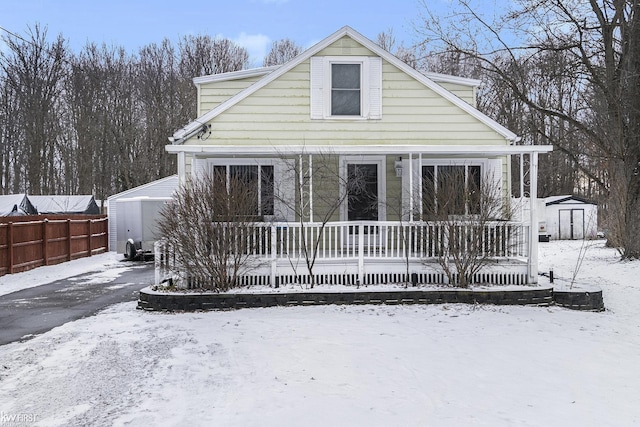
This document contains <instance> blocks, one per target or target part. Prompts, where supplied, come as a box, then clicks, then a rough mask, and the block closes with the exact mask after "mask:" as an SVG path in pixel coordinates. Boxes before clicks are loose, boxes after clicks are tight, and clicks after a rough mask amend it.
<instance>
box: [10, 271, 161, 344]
mask: <svg viewBox="0 0 640 427" xmlns="http://www.w3.org/2000/svg"><path fill="white" fill-rule="evenodd" d="M153 274H154V270H153V261H151V262H131V261H126V262H122V263H121V264H118V265H115V266H111V267H110V268H109V269H107V270H104V271H97V272H90V273H85V274H81V275H78V276H74V277H70V278H66V279H62V280H58V281H55V282H52V283H49V284H46V285H42V286H37V287H34V288H28V289H24V290H22V291H18V292H14V293H11V294H7V295H3V296H0V345H4V344H8V343H10V342H14V341H19V340H23V339H28V338H30V337H32V336H33V335H37V334H41V333H43V332H46V331H48V330H50V329H52V328H55V327H56V326H60V325H63V324H65V323H67V322H70V321H72V320H76V319H80V318H82V317H87V316H91V315H93V314H95V313H96V312H98V311H100V310H102V309H104V308H106V307H108V306H110V305H112V304H116V303H120V302H126V301H135V300H137V298H138V291H139V290H140V289H142V288H144V287H145V286H149V285H150V284H152V283H153Z"/></svg>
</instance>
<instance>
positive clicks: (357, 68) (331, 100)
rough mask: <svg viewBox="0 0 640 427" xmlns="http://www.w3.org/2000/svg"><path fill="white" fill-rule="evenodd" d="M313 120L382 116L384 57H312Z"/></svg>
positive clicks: (378, 117)
mask: <svg viewBox="0 0 640 427" xmlns="http://www.w3.org/2000/svg"><path fill="white" fill-rule="evenodd" d="M310 79H311V108H310V110H311V119H316V120H317V119H342V120H345V119H346V120H349V119H351V120H358V119H370V120H371V119H381V118H382V58H380V57H376V56H372V57H369V56H314V57H312V58H311V75H310Z"/></svg>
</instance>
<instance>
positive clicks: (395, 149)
mask: <svg viewBox="0 0 640 427" xmlns="http://www.w3.org/2000/svg"><path fill="white" fill-rule="evenodd" d="M166 150H167V152H169V153H193V154H212V155H295V154H349V155H357V154H390V155H400V154H405V155H407V154H428V155H436V156H452V157H458V156H459V157H491V156H501V155H506V154H528V153H548V152H550V151H552V150H553V146H552V145H341V146H326V145H167V146H166Z"/></svg>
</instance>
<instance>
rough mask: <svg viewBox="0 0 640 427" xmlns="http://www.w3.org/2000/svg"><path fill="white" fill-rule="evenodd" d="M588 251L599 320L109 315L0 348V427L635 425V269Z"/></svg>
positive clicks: (538, 314)
mask: <svg viewBox="0 0 640 427" xmlns="http://www.w3.org/2000/svg"><path fill="white" fill-rule="evenodd" d="M592 245H593V246H591V247H589V248H588V249H587V251H586V257H585V258H584V262H583V264H582V267H581V269H580V271H579V272H578V274H577V282H578V285H577V286H594V285H597V286H599V287H601V288H602V289H603V291H604V300H605V304H606V306H607V311H605V312H602V313H589V312H576V311H570V310H567V309H561V308H557V307H547V308H544V307H543V308H538V307H497V306H466V305H451V304H449V305H440V306H438V305H432V306H415V305H414V306H324V307H288V308H282V307H277V308H267V309H244V310H238V311H224V312H208V313H192V314H161V313H147V312H140V311H137V310H135V303H125V304H120V305H116V306H113V307H111V308H109V309H107V310H105V311H104V312H102V313H100V314H98V315H96V316H94V317H91V318H87V319H82V320H78V321H76V322H72V323H68V324H66V325H64V326H61V327H58V328H56V329H54V330H52V331H50V332H48V333H46V334H43V335H41V336H38V337H35V338H33V339H31V340H29V341H26V342H23V343H14V344H9V345H5V346H2V347H0V425H3V422H4V423H5V424H7V425H10V424H8V423H9V421H8V420H10V419H11V418H10V417H14V418H13V419H14V420H18V419H21V420H22V421H23V423H22V424H20V425H31V421H36V422H35V423H33V424H34V425H42V426H58V425H60V426H62V425H64V426H66V425H118V426H119V425H132V426H139V425H140V426H141V425H190V426H199V425H203V426H211V425H215V426H275V425H278V426H279V425H305V426H343V425H344V426H353V425H366V426H425V425H428V426H432V425H433V426H475V425H482V426H541V425H544V426H605V425H606V426H627V425H634V424H640V405H638V402H640V363H639V362H640V310H638V304H639V303H638V301H640V284H639V283H638V278H639V277H640V262H618V261H617V254H616V253H615V251H614V250H611V249H607V248H604V247H603V244H602V242H595V243H593V244H592ZM580 248H581V242H552V243H542V244H541V247H540V255H541V264H540V265H541V269H540V270H541V271H548V270H549V269H550V268H553V270H554V273H555V275H556V277H558V276H559V277H560V278H561V279H570V278H571V277H572V275H573V271H574V267H575V265H576V262H577V260H578V253H579V251H580ZM96 259H97V258H96ZM107 262H108V261H107ZM541 282H542V283H543V284H546V283H548V282H547V279H545V278H542V279H541ZM563 283H564V285H565V286H566V285H567V283H566V282H560V284H561V285H562V284H563ZM19 417H22V418H19ZM3 420H4V421H3Z"/></svg>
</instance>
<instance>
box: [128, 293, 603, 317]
mask: <svg viewBox="0 0 640 427" xmlns="http://www.w3.org/2000/svg"><path fill="white" fill-rule="evenodd" d="M444 303H447V304H456V303H463V304H495V305H536V306H549V305H552V304H554V303H555V304H557V305H560V306H562V307H567V308H570V309H574V310H590V311H601V310H604V303H603V301H602V291H596V292H593V291H592V292H584V291H570V292H568V291H555V290H554V289H553V288H525V289H522V290H468V289H442V290H439V289H438V290H410V289H407V290H400V291H387V292H385V291H382V292H381V291H366V290H357V291H354V292H317V291H310V292H304V293H302V292H292V293H225V294H217V293H192V292H185V293H180V292H171V293H169V292H167V293H165V292H159V291H153V290H151V289H150V288H145V289H143V290H141V291H140V295H139V299H138V308H139V309H142V310H147V311H197V310H220V309H238V308H249V307H275V306H308V305H326V304H444Z"/></svg>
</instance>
